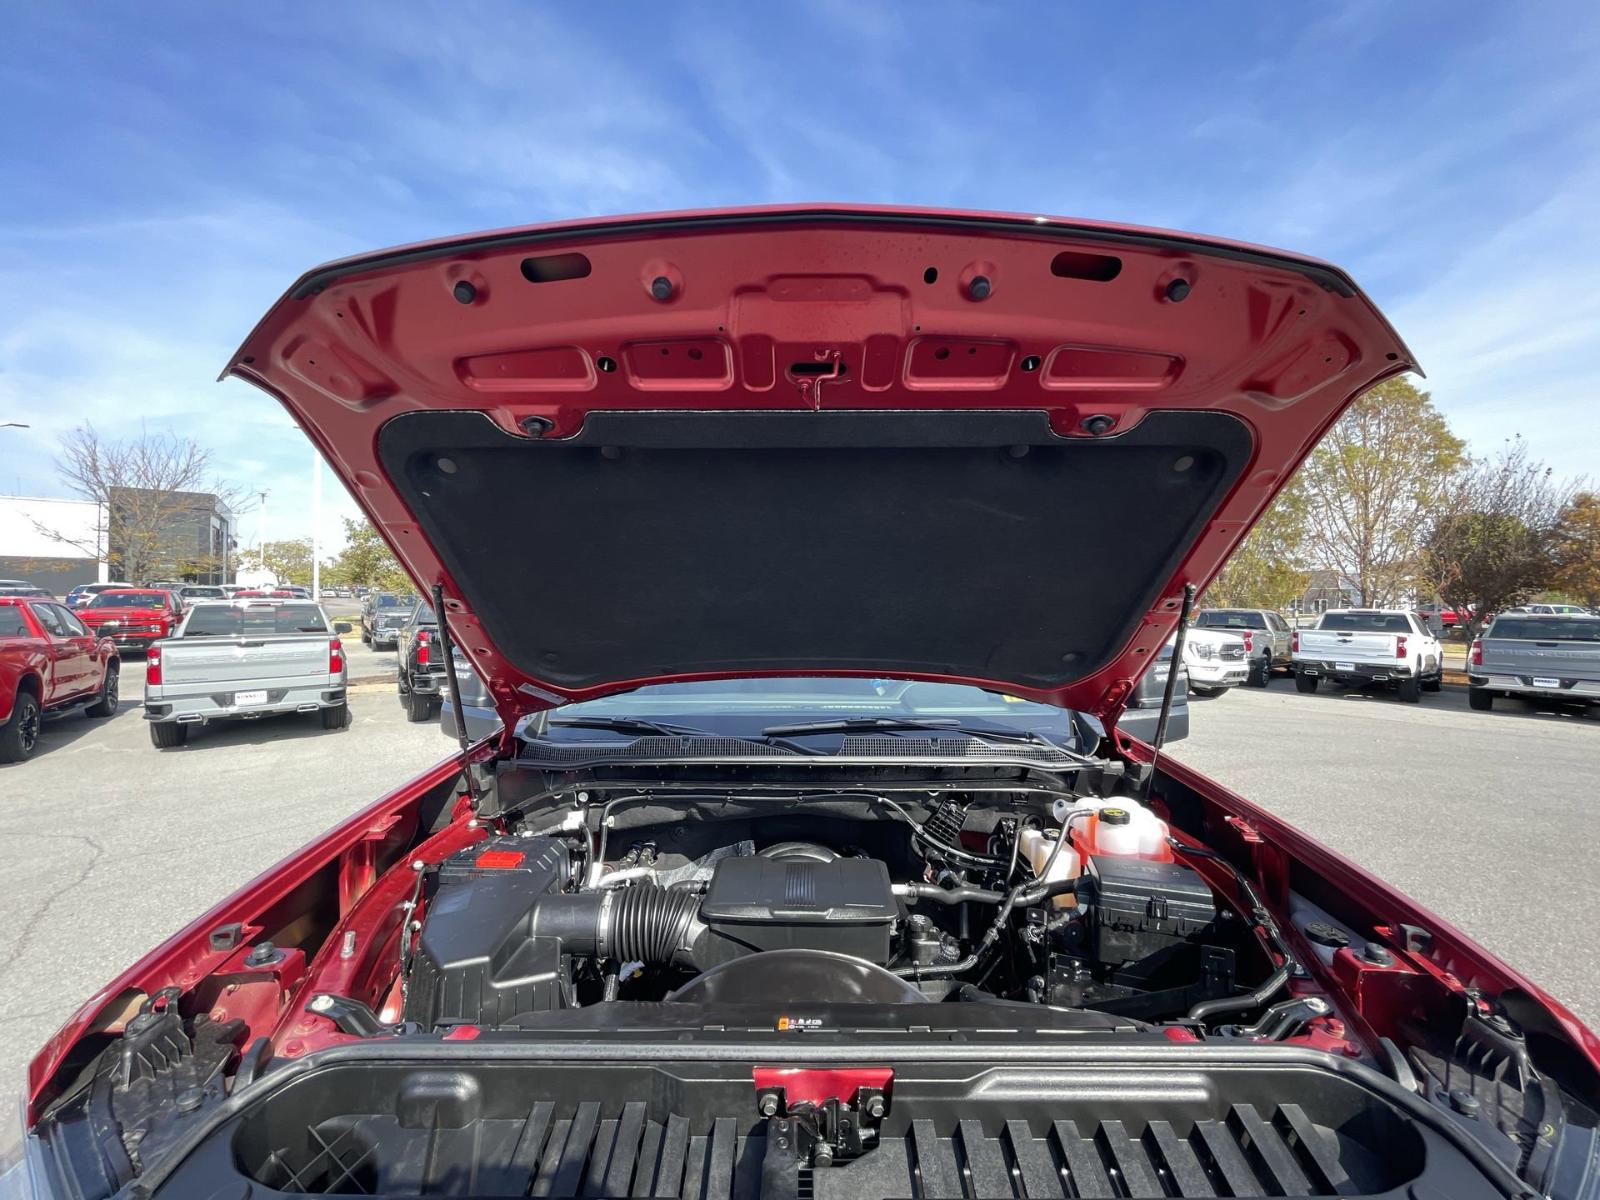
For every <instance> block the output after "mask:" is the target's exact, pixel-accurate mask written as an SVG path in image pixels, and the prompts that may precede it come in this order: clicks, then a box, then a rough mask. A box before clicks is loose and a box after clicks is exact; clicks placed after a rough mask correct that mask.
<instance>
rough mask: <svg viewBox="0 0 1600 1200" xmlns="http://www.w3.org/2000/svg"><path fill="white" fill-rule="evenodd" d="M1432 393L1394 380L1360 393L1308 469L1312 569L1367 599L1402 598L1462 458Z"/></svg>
mask: <svg viewBox="0 0 1600 1200" xmlns="http://www.w3.org/2000/svg"><path fill="white" fill-rule="evenodd" d="M1463 451H1464V445H1463V443H1462V441H1461V439H1459V438H1457V437H1456V436H1455V435H1453V434H1452V433H1451V432H1450V428H1449V426H1448V425H1446V424H1445V420H1444V417H1443V416H1442V415H1441V414H1440V413H1439V411H1438V410H1437V409H1436V408H1434V407H1433V401H1432V400H1431V398H1430V397H1429V396H1428V394H1427V393H1426V392H1422V391H1418V390H1417V388H1416V387H1415V386H1414V385H1413V384H1412V383H1410V382H1409V381H1408V380H1405V379H1390V380H1387V381H1386V382H1384V383H1380V384H1379V385H1378V386H1377V387H1375V388H1373V389H1372V390H1371V391H1369V392H1368V393H1367V394H1366V395H1364V396H1362V397H1361V398H1360V399H1359V400H1357V401H1356V402H1355V403H1354V404H1353V405H1351V406H1350V409H1349V411H1347V412H1346V413H1345V415H1344V416H1342V417H1340V418H1339V421H1338V423H1337V424H1335V425H1334V427H1333V428H1332V429H1331V430H1329V431H1328V434H1327V436H1326V437H1324V438H1323V440H1322V442H1321V443H1320V444H1319V445H1318V446H1317V448H1316V449H1315V450H1314V451H1312V453H1311V457H1310V458H1308V459H1306V462H1305V465H1304V466H1303V467H1301V469H1300V478H1301V480H1302V481H1303V482H1304V484H1305V491H1306V500H1307V504H1308V507H1307V531H1306V549H1307V551H1308V553H1309V557H1310V558H1311V559H1312V562H1313V565H1314V566H1318V567H1327V568H1331V569H1333V570H1335V571H1338V572H1339V573H1340V574H1341V575H1344V576H1346V577H1347V578H1349V579H1351V580H1352V581H1354V583H1355V585H1356V587H1357V588H1358V589H1359V590H1360V592H1361V602H1362V603H1363V604H1368V605H1391V604H1395V603H1398V602H1399V601H1400V599H1401V598H1402V597H1403V596H1404V594H1405V593H1406V592H1407V591H1408V590H1409V589H1410V588H1411V587H1412V586H1413V584H1414V582H1415V578H1416V574H1417V570H1418V565H1419V562H1420V559H1421V551H1422V538H1423V535H1424V534H1425V533H1426V532H1427V530H1428V527H1429V526H1430V524H1431V523H1432V518H1433V515H1434V513H1435V511H1436V510H1437V509H1438V507H1439V504H1440V502H1441V500H1442V498H1443V497H1444V496H1445V495H1446V494H1447V493H1448V491H1449V490H1450V488H1451V486H1452V479H1453V477H1454V475H1455V474H1456V472H1457V471H1458V470H1459V469H1460V467H1461V464H1462V462H1463V461H1464V454H1463Z"/></svg>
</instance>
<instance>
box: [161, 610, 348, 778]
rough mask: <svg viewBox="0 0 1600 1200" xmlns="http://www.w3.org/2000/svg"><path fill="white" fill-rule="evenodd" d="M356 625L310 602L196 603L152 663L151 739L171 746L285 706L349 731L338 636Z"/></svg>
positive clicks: (326, 726)
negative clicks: (217, 724) (194, 732)
mask: <svg viewBox="0 0 1600 1200" xmlns="http://www.w3.org/2000/svg"><path fill="white" fill-rule="evenodd" d="M350 628H351V627H350V625H348V624H347V623H345V622H343V621H341V622H339V623H338V624H334V625H330V624H329V622H328V615H327V614H326V613H325V612H323V611H322V607H321V605H318V604H313V603H311V602H310V601H308V600H278V599H263V600H234V601H203V602H201V603H199V604H196V605H194V606H193V607H192V608H190V609H189V611H188V613H187V614H186V615H185V616H184V619H183V624H182V625H180V626H179V627H178V630H177V632H176V633H174V634H173V636H172V637H170V638H166V639H164V640H162V641H159V642H156V643H155V644H154V645H152V646H151V647H150V655H149V658H148V659H146V662H145V684H144V719H145V720H146V721H148V722H149V723H150V740H151V741H152V742H153V743H155V745H156V746H157V748H159V749H169V748H171V747H173V746H181V745H183V744H184V743H185V742H186V741H188V740H189V730H190V729H192V728H194V727H195V726H198V725H205V724H207V723H209V722H212V721H239V720H245V721H248V720H254V719H256V718H258V717H265V716H271V715H273V714H276V713H296V712H301V713H311V712H317V713H321V714H322V726H323V728H324V729H342V728H343V727H344V725H345V720H346V716H347V712H346V699H345V680H346V677H347V670H346V666H345V658H344V646H343V644H342V643H341V642H340V641H339V637H338V635H339V634H341V633H347V632H349V630H350Z"/></svg>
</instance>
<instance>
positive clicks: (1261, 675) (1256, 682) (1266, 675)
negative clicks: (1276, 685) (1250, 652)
mask: <svg viewBox="0 0 1600 1200" xmlns="http://www.w3.org/2000/svg"><path fill="white" fill-rule="evenodd" d="M1271 679H1272V659H1270V658H1263V659H1260V660H1259V661H1257V662H1254V663H1252V664H1250V674H1249V675H1248V676H1247V677H1246V678H1245V681H1244V685H1245V687H1266V686H1267V684H1268V683H1269V682H1270V681H1271Z"/></svg>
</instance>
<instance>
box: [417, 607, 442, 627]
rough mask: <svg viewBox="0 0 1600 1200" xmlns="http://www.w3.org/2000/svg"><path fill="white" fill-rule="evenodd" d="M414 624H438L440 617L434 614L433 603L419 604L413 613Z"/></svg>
mask: <svg viewBox="0 0 1600 1200" xmlns="http://www.w3.org/2000/svg"><path fill="white" fill-rule="evenodd" d="M411 623H412V624H413V625H437V624H438V623H439V618H438V617H436V616H434V615H433V605H431V604H419V605H417V608H416V611H415V612H413V613H412V614H411Z"/></svg>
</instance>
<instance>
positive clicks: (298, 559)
mask: <svg viewBox="0 0 1600 1200" xmlns="http://www.w3.org/2000/svg"><path fill="white" fill-rule="evenodd" d="M239 561H240V563H241V564H242V565H244V566H245V567H247V568H249V569H250V570H253V571H260V570H266V571H269V572H271V573H272V575H274V576H275V577H276V578H277V580H278V582H279V583H297V584H299V585H300V586H302V587H310V586H311V539H310V538H290V539H288V540H286V541H281V542H268V543H267V544H266V545H265V546H263V547H257V548H254V549H251V550H246V551H244V552H243V553H242V554H240V555H239Z"/></svg>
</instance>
